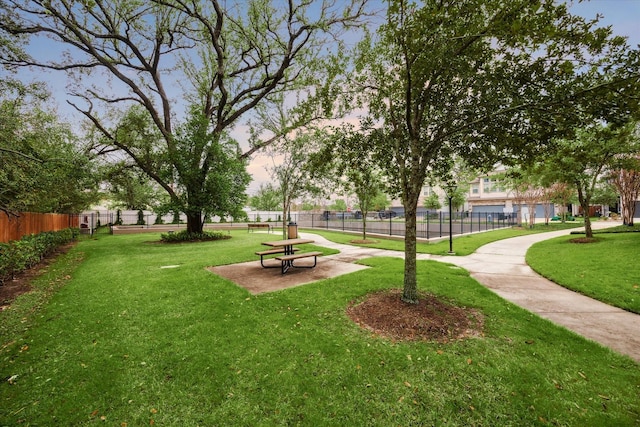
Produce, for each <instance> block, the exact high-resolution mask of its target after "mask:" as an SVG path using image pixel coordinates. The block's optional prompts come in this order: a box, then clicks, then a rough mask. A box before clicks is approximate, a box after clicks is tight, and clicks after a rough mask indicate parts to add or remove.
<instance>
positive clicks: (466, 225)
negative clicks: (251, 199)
mask: <svg viewBox="0 0 640 427" xmlns="http://www.w3.org/2000/svg"><path fill="white" fill-rule="evenodd" d="M281 217H282V215H281V214H280V213H273V212H272V213H265V212H261V213H249V214H248V218H247V220H248V222H267V223H269V224H271V225H272V226H273V227H274V228H280V227H282V226H283V225H286V224H287V223H289V222H295V223H296V224H297V225H298V227H303V228H318V229H327V230H328V229H333V230H341V231H351V232H358V233H362V229H363V222H362V217H361V216H360V215H359V213H358V212H356V213H353V212H327V211H325V212H324V213H297V212H296V213H294V212H292V213H291V214H290V215H289V216H288V218H286V221H284V223H283V221H282V218H281ZM116 218H117V215H116V213H115V212H104V211H103V212H89V213H86V214H83V215H82V216H81V222H83V221H86V222H87V223H88V225H89V227H90V228H91V229H93V228H95V227H96V226H100V225H107V224H113V223H114V222H115V221H116ZM156 218H157V216H156V215H155V214H153V213H149V212H144V214H143V216H142V217H139V216H138V215H137V214H136V213H129V212H127V213H124V212H123V213H121V215H120V217H119V219H120V220H121V221H122V223H123V224H124V225H134V224H138V225H143V226H144V227H145V228H146V227H151V226H153V225H154V224H156V225H157V220H156ZM172 219H173V218H171V217H164V218H163V221H162V223H163V224H171V223H172V222H173V221H172ZM140 220H142V221H140ZM180 220H181V221H180V223H181V224H183V225H184V220H185V218H180ZM141 222H142V224H141ZM416 222H417V224H416V236H417V237H418V238H423V239H434V238H441V237H445V236H449V234H452V235H460V234H468V233H474V232H478V231H486V230H497V229H500V228H506V227H511V226H513V225H515V224H516V218H515V215H508V214H504V213H490V212H477V213H468V212H453V214H452V217H451V219H450V218H449V213H448V212H431V213H421V214H418V217H417V221H416ZM219 223H224V224H226V225H238V226H242V225H244V224H246V223H247V221H246V220H245V221H235V220H233V219H226V220H220V219H219V218H214V219H213V220H212V221H207V222H206V224H205V227H207V226H212V227H215V225H216V224H219ZM449 224H451V228H450V227H449ZM366 227H367V233H370V234H379V235H388V236H404V234H405V220H404V218H402V217H397V218H388V217H387V218H380V216H379V215H378V213H377V212H374V213H370V214H369V215H368V217H367V221H366Z"/></svg>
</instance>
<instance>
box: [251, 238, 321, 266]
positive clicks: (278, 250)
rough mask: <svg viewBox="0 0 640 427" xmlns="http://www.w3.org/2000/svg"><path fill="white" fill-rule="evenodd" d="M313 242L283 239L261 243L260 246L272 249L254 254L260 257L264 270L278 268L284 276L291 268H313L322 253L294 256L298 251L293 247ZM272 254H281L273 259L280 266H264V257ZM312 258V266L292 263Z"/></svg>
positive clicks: (304, 253) (306, 253)
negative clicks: (278, 262)
mask: <svg viewBox="0 0 640 427" xmlns="http://www.w3.org/2000/svg"><path fill="white" fill-rule="evenodd" d="M313 242H314V241H313V240H310V239H285V240H274V241H272V242H263V243H262V244H263V245H265V246H270V247H272V248H273V249H270V250H267V251H260V252H256V255H260V265H262V267H264V268H274V267H280V268H281V269H282V274H285V273H286V272H287V271H288V270H289V269H290V268H291V267H296V268H313V267H315V266H316V264H317V257H318V255H322V252H302V253H299V254H296V252H297V251H299V249H298V248H296V247H295V245H302V244H305V243H313ZM272 254H282V255H280V256H277V257H275V259H276V260H278V261H280V265H265V264H264V256H266V255H272ZM311 257H313V265H294V263H293V262H294V261H295V260H297V259H301V258H311Z"/></svg>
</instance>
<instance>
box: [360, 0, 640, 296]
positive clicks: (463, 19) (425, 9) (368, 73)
mask: <svg viewBox="0 0 640 427" xmlns="http://www.w3.org/2000/svg"><path fill="white" fill-rule="evenodd" d="M388 3H389V8H388V14H387V20H386V23H385V24H384V25H382V26H381V27H380V30H379V31H378V37H377V38H376V39H374V38H367V39H366V40H365V41H364V42H363V43H362V44H361V49H360V55H359V64H358V65H357V68H356V70H355V77H356V78H355V80H354V82H353V83H352V84H351V87H352V88H353V96H354V97H359V99H360V100H361V101H362V105H363V106H364V105H366V106H367V107H368V110H369V117H368V121H365V125H366V124H369V125H370V127H372V128H375V129H377V130H378V132H377V134H378V138H377V142H376V144H373V145H372V149H373V150H375V152H376V154H377V156H378V157H379V160H380V164H381V166H383V167H384V168H385V169H386V174H387V175H388V176H389V177H393V181H392V182H394V183H395V184H396V191H397V193H399V194H400V195H401V198H402V202H403V205H404V209H405V215H406V231H405V236H406V237H405V255H406V256H405V268H404V290H403V293H402V299H403V300H404V301H406V302H411V303H416V302H417V300H418V294H417V283H416V209H417V203H418V197H419V195H420V189H421V188H422V185H423V183H424V182H425V177H426V176H427V174H428V173H433V172H434V171H438V170H440V169H443V168H445V167H446V166H447V164H448V161H447V159H450V158H451V157H453V156H454V154H457V155H459V156H460V158H462V159H463V160H465V161H466V162H468V163H469V164H471V165H473V166H485V167H486V166H487V165H492V164H494V163H495V162H496V161H497V160H501V159H502V160H503V161H504V162H514V161H516V160H517V159H525V158H528V157H531V156H533V155H534V154H536V152H539V151H540V149H541V146H544V144H545V143H546V142H547V141H549V140H551V137H552V136H554V135H558V134H559V135H564V134H570V133H571V131H572V128H573V124H574V123H576V122H578V119H579V118H580V114H589V115H590V116H592V117H593V116H598V115H599V116H602V117H605V116H606V115H607V114H612V115H618V116H620V115H621V112H626V111H628V110H630V109H633V108H636V100H635V98H634V96H632V95H634V93H635V92H636V85H637V83H638V63H639V61H638V53H637V51H635V50H632V49H629V48H628V46H626V41H625V40H624V39H622V38H612V37H611V33H610V31H609V30H607V29H606V28H605V29H602V28H596V24H597V22H595V21H590V22H585V20H584V19H582V18H580V17H576V16H571V15H570V14H569V13H568V11H567V6H566V5H565V4H558V3H557V2H552V1H530V0H512V1H508V2H505V1H503V0H466V1H432V0H429V1H425V2H424V3H423V4H422V5H421V6H418V5H417V4H416V3H415V2H412V1H409V0H389V2H388ZM603 74H606V78H605V77H604V76H603ZM614 94H615V95H614ZM605 119H608V117H605ZM440 172H441V174H443V175H446V171H441V170H440Z"/></svg>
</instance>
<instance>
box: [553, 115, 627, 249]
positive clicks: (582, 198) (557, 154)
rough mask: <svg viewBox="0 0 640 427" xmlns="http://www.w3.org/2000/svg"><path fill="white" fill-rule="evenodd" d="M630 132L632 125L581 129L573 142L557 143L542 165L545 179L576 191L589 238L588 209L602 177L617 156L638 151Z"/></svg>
mask: <svg viewBox="0 0 640 427" xmlns="http://www.w3.org/2000/svg"><path fill="white" fill-rule="evenodd" d="M632 132H633V125H627V126H625V127H621V128H615V127H614V126H605V125H601V124H597V125H594V126H592V127H590V128H586V129H581V130H580V131H579V132H578V134H577V135H576V138H575V139H563V140H561V141H559V142H558V144H557V146H556V147H555V150H554V152H553V153H552V154H551V156H550V157H549V158H548V159H547V161H546V162H545V165H546V167H547V172H546V174H547V175H548V176H550V177H552V178H553V179H554V180H555V181H557V182H564V183H566V184H570V185H572V186H573V187H574V188H575V190H576V191H577V194H578V202H579V203H580V207H581V208H582V213H583V215H584V224H585V231H586V237H588V238H591V237H593V231H592V229H591V220H590V218H589V208H590V206H591V202H592V200H593V198H594V196H595V194H596V191H597V189H598V186H599V185H600V184H601V182H602V181H603V178H604V177H605V174H606V173H607V172H608V171H609V170H610V168H611V167H612V165H614V164H615V161H616V158H617V157H618V156H620V155H630V154H633V153H637V152H638V151H639V146H638V144H637V142H636V140H635V139H633V138H630V134H631V133H632Z"/></svg>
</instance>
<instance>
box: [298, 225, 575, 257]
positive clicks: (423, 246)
mask: <svg viewBox="0 0 640 427" xmlns="http://www.w3.org/2000/svg"><path fill="white" fill-rule="evenodd" d="M583 226H584V225H583V223H580V222H570V223H564V224H562V223H551V224H549V225H545V224H536V225H535V226H534V227H532V228H529V227H526V228H521V227H512V228H503V229H499V230H493V231H487V232H482V233H474V234H465V235H463V236H454V238H453V251H454V252H455V254H456V255H460V256H464V255H469V254H472V253H473V252H475V251H476V249H478V248H479V247H480V246H483V245H486V244H487V243H491V242H495V241H497V240H502V239H508V238H510V237H517V236H523V235H525V234H533V233H546V232H548V231H558V230H565V229H571V228H576V227H583ZM305 231H308V232H309V233H315V234H319V235H321V236H324V237H325V238H327V239H328V240H331V241H332V242H336V243H345V244H354V243H352V241H353V240H358V239H361V238H362V233H360V234H352V233H343V232H339V231H327V230H321V229H317V228H314V229H306V230H305ZM367 238H368V239H371V240H375V241H376V243H371V244H366V245H363V244H358V243H355V245H358V246H363V247H369V248H378V249H389V250H395V251H404V239H402V240H401V239H392V238H387V237H380V236H371V235H369V236H368V237H367ZM417 251H418V253H424V254H434V255H447V254H448V252H449V239H444V240H442V241H440V242H437V243H420V242H418V244H417Z"/></svg>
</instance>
